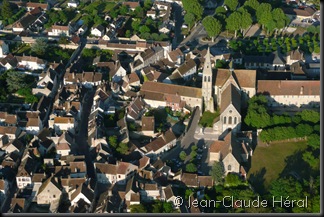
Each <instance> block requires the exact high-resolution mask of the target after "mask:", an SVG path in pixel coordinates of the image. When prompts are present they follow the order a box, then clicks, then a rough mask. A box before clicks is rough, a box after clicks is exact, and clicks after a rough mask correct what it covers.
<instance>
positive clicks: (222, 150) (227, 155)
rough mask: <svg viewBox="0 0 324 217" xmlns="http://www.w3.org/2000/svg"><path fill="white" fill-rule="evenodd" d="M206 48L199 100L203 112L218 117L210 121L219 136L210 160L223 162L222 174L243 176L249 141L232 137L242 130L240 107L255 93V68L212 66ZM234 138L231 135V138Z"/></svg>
mask: <svg viewBox="0 0 324 217" xmlns="http://www.w3.org/2000/svg"><path fill="white" fill-rule="evenodd" d="M211 61H212V60H211V54H210V50H209V48H208V50H207V54H206V56H205V62H204V68H203V76H202V91H201V92H202V99H203V100H202V101H203V102H202V103H203V106H202V107H203V108H204V111H210V112H215V110H216V109H215V108H217V109H219V112H220V116H219V117H218V118H217V119H216V122H215V123H214V124H213V133H215V134H217V135H220V136H219V138H218V140H216V141H214V142H213V144H211V146H210V148H209V163H213V162H215V161H221V162H223V165H224V169H225V173H226V174H227V173H231V172H234V173H237V174H240V175H242V176H243V177H245V176H246V172H245V168H244V166H243V165H244V163H245V162H246V161H247V159H248V158H249V156H252V149H251V148H250V146H249V143H250V142H251V141H252V140H248V142H242V143H238V142H237V141H236V139H234V137H236V133H238V132H240V131H241V122H242V116H241V110H242V108H243V107H246V106H247V105H246V102H247V100H248V99H249V98H251V97H253V96H254V95H255V94H256V70H245V69H244V70H242V69H237V70H234V68H233V63H232V62H231V63H230V65H229V69H216V68H212V64H211ZM232 137H233V138H232Z"/></svg>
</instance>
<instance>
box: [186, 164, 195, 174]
mask: <svg viewBox="0 0 324 217" xmlns="http://www.w3.org/2000/svg"><path fill="white" fill-rule="evenodd" d="M186 171H187V172H189V173H194V172H197V166H196V165H195V164H194V163H189V164H187V165H186Z"/></svg>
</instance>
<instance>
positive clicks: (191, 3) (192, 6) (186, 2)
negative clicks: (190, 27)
mask: <svg viewBox="0 0 324 217" xmlns="http://www.w3.org/2000/svg"><path fill="white" fill-rule="evenodd" d="M182 4H183V8H184V10H185V11H186V12H187V13H193V14H194V15H195V18H196V20H201V18H202V15H203V12H204V8H203V6H202V5H201V4H200V2H199V1H198V0H183V1H182Z"/></svg>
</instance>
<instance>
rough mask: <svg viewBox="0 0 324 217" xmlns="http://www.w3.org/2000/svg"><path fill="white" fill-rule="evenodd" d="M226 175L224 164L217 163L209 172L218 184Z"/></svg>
mask: <svg viewBox="0 0 324 217" xmlns="http://www.w3.org/2000/svg"><path fill="white" fill-rule="evenodd" d="M224 174H225V170H224V164H223V163H222V162H215V163H214V164H213V166H212V169H211V170H210V172H209V175H211V176H212V177H213V179H214V181H215V183H216V184H218V183H221V182H222V180H223V177H224Z"/></svg>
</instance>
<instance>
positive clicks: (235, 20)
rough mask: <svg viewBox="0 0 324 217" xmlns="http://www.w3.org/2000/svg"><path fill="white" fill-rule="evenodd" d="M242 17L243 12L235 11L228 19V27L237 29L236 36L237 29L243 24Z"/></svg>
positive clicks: (228, 28)
mask: <svg viewBox="0 0 324 217" xmlns="http://www.w3.org/2000/svg"><path fill="white" fill-rule="evenodd" d="M241 18H242V16H241V13H240V12H238V11H235V12H233V13H232V14H231V15H230V16H229V17H228V18H227V19H226V29H227V30H231V31H235V37H236V33H237V30H240V29H241V26H242V25H241V22H242V20H241Z"/></svg>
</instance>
